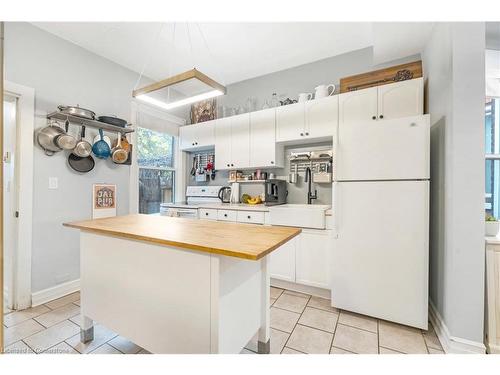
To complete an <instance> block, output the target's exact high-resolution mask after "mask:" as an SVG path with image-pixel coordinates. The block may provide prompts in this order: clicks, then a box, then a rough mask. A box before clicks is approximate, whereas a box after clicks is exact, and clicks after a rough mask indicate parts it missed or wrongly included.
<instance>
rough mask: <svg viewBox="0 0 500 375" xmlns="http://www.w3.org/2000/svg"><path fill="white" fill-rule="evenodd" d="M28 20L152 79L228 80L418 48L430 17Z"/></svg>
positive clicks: (405, 52) (394, 55) (409, 52)
mask: <svg viewBox="0 0 500 375" xmlns="http://www.w3.org/2000/svg"><path fill="white" fill-rule="evenodd" d="M34 25H36V26H37V27H40V28H41V29H44V30H46V31H48V32H50V33H52V34H55V35H57V36H59V37H61V38H63V39H66V40H68V41H70V42H72V43H75V44H77V45H79V46H81V47H83V48H85V49H87V50H89V51H91V52H93V53H95V54H97V55H100V56H103V57H105V58H107V59H109V60H111V61H114V62H116V63H118V64H120V65H123V66H125V67H127V68H129V69H131V70H133V71H136V72H141V71H142V70H143V68H144V66H145V70H144V75H145V76H146V77H150V78H152V79H155V80H160V79H163V78H165V77H167V76H169V75H171V74H176V73H180V72H182V71H185V70H188V69H191V68H192V67H193V66H195V67H197V68H198V69H199V70H200V71H202V72H204V73H206V74H208V75H209V76H211V77H213V78H215V79H216V80H218V81H219V82H221V83H223V84H230V83H234V82H239V81H242V80H245V79H249V78H253V77H257V76H261V75H265V74H269V73H272V72H275V71H279V70H283V69H287V68H291V67H294V66H298V65H302V64H306V63H309V62H312V61H317V60H320V59H324V58H327V57H331V56H335V55H339V54H342V53H346V52H349V51H354V50H357V49H361V48H365V47H370V46H374V55H376V57H377V59H376V60H377V63H381V62H384V56H385V55H387V56H390V59H395V58H401V57H405V56H408V55H412V54H415V53H419V52H420V51H421V48H422V41H423V40H425V38H426V37H428V30H430V26H429V25H432V24H430V23H421V24H418V25H421V27H417V26H415V27H410V28H408V27H406V28H404V24H381V23H378V24H372V23H370V22H350V23H342V22H329V23H298V22H293V23H292V22H290V23H200V24H198V23H189V24H187V23H175V24H173V23H141V22H120V23H99V22H85V23H83V22H80V23H78V22H36V23H34ZM384 25H385V26H384ZM391 25H392V26H391ZM394 25H399V26H394ZM174 28H175V40H174V39H173V35H174ZM398 28H401V29H402V30H403V29H404V32H403V33H401V35H404V37H405V40H404V43H401V42H400V39H399V43H397V44H394V40H395V39H396V40H397V41H398V38H397V37H396V36H397V35H398V33H397V29H398ZM395 30H396V33H395V32H394V31H395ZM395 37H396V38H395ZM190 40H191V43H190V42H189V41H190ZM205 41H206V43H205ZM374 44H375V45H374ZM191 45H192V48H191V47H190V46H191ZM403 46H404V48H402V47H403ZM207 47H208V48H207ZM377 51H378V53H377ZM388 59H389V58H387V59H386V61H387V60H388Z"/></svg>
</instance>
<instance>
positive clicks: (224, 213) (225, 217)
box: [217, 210, 238, 221]
mask: <svg viewBox="0 0 500 375" xmlns="http://www.w3.org/2000/svg"><path fill="white" fill-rule="evenodd" d="M237 213H238V211H233V210H217V220H221V221H236V218H237Z"/></svg>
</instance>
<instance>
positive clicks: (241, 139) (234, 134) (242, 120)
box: [231, 113, 250, 168]
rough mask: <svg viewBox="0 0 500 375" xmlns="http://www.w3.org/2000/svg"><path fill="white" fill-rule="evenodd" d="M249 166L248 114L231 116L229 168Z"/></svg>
mask: <svg viewBox="0 0 500 375" xmlns="http://www.w3.org/2000/svg"><path fill="white" fill-rule="evenodd" d="M249 166H250V114H249V113H245V114H243V115H238V116H233V117H231V168H248V167H249Z"/></svg>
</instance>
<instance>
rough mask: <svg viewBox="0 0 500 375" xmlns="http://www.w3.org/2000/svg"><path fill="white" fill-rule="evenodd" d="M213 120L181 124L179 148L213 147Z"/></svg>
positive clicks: (185, 149)
mask: <svg viewBox="0 0 500 375" xmlns="http://www.w3.org/2000/svg"><path fill="white" fill-rule="evenodd" d="M215 122H216V120H213V121H206V122H202V123H199V124H194V125H187V126H181V127H180V128H179V138H180V148H181V150H184V151H195V150H202V149H204V148H210V147H214V145H215Z"/></svg>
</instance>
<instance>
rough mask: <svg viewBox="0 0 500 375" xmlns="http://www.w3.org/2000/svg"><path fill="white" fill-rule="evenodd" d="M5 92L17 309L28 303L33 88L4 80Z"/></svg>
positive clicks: (14, 289)
mask: <svg viewBox="0 0 500 375" xmlns="http://www.w3.org/2000/svg"><path fill="white" fill-rule="evenodd" d="M5 94H7V95H9V96H14V97H16V98H17V111H16V114H17V116H16V157H15V160H16V162H17V163H16V165H15V174H16V176H15V180H16V189H17V211H18V212H19V217H18V218H17V219H15V218H14V220H17V248H16V249H14V251H13V257H14V258H13V259H12V272H11V274H12V280H11V286H12V290H10V291H9V293H12V297H10V298H9V299H10V300H11V301H12V305H11V306H9V308H12V309H16V310H17V309H26V308H28V307H30V306H31V252H32V226H33V152H34V145H33V132H34V129H35V89H33V88H31V87H27V86H23V85H20V84H17V83H14V82H10V81H4V95H5ZM2 105H3V102H2ZM21 150H22V152H21ZM2 158H3V155H2Z"/></svg>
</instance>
